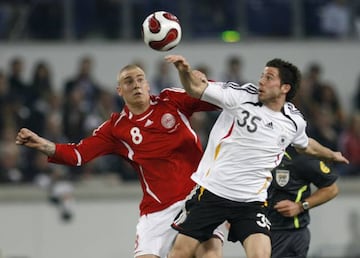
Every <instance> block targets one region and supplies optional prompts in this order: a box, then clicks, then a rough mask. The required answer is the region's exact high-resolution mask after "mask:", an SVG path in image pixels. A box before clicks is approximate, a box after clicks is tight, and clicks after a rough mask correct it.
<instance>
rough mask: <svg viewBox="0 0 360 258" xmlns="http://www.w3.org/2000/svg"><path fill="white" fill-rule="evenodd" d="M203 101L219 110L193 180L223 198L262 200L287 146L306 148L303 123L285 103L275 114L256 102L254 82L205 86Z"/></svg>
mask: <svg viewBox="0 0 360 258" xmlns="http://www.w3.org/2000/svg"><path fill="white" fill-rule="evenodd" d="M201 99H202V100H204V101H207V102H210V103H212V104H215V105H217V106H219V107H221V108H222V109H223V111H222V112H221V114H220V115H219V117H218V119H217V121H216V123H215V125H214V126H213V128H212V130H211V132H210V136H209V140H208V145H207V147H206V150H205V153H204V155H203V157H202V159H201V161H200V164H199V166H198V169H197V171H196V173H194V174H193V175H192V177H191V178H192V179H193V180H194V181H195V182H196V183H198V184H199V185H201V186H203V187H205V188H206V189H208V190H209V191H211V192H212V193H214V194H216V195H218V196H221V197H223V198H226V199H229V200H233V201H238V202H252V201H265V200H266V199H267V188H268V186H269V185H270V183H271V180H272V175H271V170H272V169H273V168H275V167H276V166H277V165H279V163H280V162H281V159H282V157H283V155H284V152H285V149H286V147H287V146H288V145H289V144H293V145H294V146H296V147H300V148H305V147H306V146H307V144H308V136H307V135H306V133H305V128H306V122H305V120H304V119H303V117H302V115H301V113H300V112H299V111H298V110H297V109H296V108H295V106H294V105H293V104H291V103H289V102H286V103H285V105H284V108H283V109H282V111H281V112H275V111H273V110H271V109H269V108H268V107H266V106H265V105H262V104H261V103H260V102H259V100H258V88H257V87H256V86H255V85H253V84H250V83H249V84H244V85H242V86H240V85H238V84H236V83H231V82H229V83H219V82H215V83H214V82H209V85H208V87H207V88H206V89H205V91H204V93H203V95H202V97H201Z"/></svg>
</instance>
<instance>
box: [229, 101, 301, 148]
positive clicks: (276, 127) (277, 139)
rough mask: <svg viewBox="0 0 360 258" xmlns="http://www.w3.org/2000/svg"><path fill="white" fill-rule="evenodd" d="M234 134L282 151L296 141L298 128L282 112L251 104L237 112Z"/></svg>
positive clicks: (253, 142)
mask: <svg viewBox="0 0 360 258" xmlns="http://www.w3.org/2000/svg"><path fill="white" fill-rule="evenodd" d="M234 133H235V134H236V135H238V136H240V137H241V139H244V140H245V141H246V140H248V141H250V142H252V144H258V145H259V146H274V147H275V146H277V147H279V148H281V149H282V148H284V147H286V146H287V145H289V144H290V143H291V142H292V140H293V139H294V137H295V135H296V127H295V124H294V122H293V121H291V120H290V119H289V118H287V117H286V116H284V115H283V114H282V113H281V112H274V111H271V110H269V109H268V108H266V107H264V106H254V105H251V104H249V105H245V106H244V108H240V109H238V110H236V114H235V121H234Z"/></svg>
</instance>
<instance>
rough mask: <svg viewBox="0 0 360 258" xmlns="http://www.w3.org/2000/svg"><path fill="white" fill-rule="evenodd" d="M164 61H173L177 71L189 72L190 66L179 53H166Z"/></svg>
mask: <svg viewBox="0 0 360 258" xmlns="http://www.w3.org/2000/svg"><path fill="white" fill-rule="evenodd" d="M165 61H166V62H168V63H173V64H174V65H175V67H176V69H178V70H179V72H190V71H191V67H190V65H189V63H188V62H187V61H186V59H185V58H184V57H183V56H181V55H167V56H165Z"/></svg>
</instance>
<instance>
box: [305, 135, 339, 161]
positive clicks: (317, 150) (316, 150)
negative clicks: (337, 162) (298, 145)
mask: <svg viewBox="0 0 360 258" xmlns="http://www.w3.org/2000/svg"><path fill="white" fill-rule="evenodd" d="M301 152H302V153H305V154H308V155H312V156H315V157H318V158H320V159H326V160H333V159H334V158H335V155H334V151H332V150H331V149H329V148H327V147H325V146H323V145H321V144H320V143H319V142H317V141H316V140H314V139H313V138H309V144H308V147H307V148H306V149H304V150H302V151H301Z"/></svg>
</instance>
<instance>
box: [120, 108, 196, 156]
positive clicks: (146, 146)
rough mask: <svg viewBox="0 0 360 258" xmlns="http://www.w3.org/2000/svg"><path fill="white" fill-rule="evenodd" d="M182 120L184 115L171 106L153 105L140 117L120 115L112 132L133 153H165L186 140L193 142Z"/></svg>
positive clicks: (184, 120) (184, 119)
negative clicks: (153, 106) (155, 106)
mask: <svg viewBox="0 0 360 258" xmlns="http://www.w3.org/2000/svg"><path fill="white" fill-rule="evenodd" d="M186 123H187V118H186V116H185V115H183V114H182V113H181V112H180V111H178V110H177V109H175V108H173V109H164V108H154V109H152V110H150V111H149V112H148V113H147V114H145V115H142V116H126V117H123V118H122V119H121V120H120V122H119V123H118V124H117V126H116V127H114V131H113V134H114V135H115V137H116V138H117V139H119V140H120V141H121V142H122V143H123V144H125V145H126V147H127V148H130V149H131V150H132V151H134V152H135V153H136V154H137V155H141V154H144V155H145V156H146V155H149V154H150V155H155V154H156V153H157V154H158V155H169V154H170V152H171V150H174V149H176V148H177V146H181V144H186V142H187V141H188V139H190V138H191V139H192V141H193V139H194V135H192V134H191V132H190V130H189V129H188V127H187V125H186ZM167 150H168V151H167Z"/></svg>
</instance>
